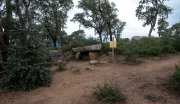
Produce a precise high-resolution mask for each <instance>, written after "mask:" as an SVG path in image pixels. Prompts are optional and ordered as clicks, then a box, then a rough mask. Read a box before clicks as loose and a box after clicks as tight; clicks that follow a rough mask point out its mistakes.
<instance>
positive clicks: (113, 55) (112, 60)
mask: <svg viewBox="0 0 180 104" xmlns="http://www.w3.org/2000/svg"><path fill="white" fill-rule="evenodd" d="M112 41H114V37H113V38H112ZM112 61H113V63H114V48H112Z"/></svg>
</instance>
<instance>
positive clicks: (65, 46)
mask: <svg viewBox="0 0 180 104" xmlns="http://www.w3.org/2000/svg"><path fill="white" fill-rule="evenodd" d="M72 48H73V47H72V46H71V45H63V46H61V48H60V49H62V51H63V52H67V51H70V50H71V49H72Z"/></svg>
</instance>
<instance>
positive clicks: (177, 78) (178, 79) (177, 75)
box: [168, 64, 180, 91]
mask: <svg viewBox="0 0 180 104" xmlns="http://www.w3.org/2000/svg"><path fill="white" fill-rule="evenodd" d="M175 68H176V70H175V72H174V73H173V75H172V76H171V77H170V78H169V80H168V85H169V87H170V88H172V89H174V90H176V91H180V64H179V65H176V66H175Z"/></svg>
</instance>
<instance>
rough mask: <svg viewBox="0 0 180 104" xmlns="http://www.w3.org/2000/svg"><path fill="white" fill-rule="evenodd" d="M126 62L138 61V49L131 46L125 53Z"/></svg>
mask: <svg viewBox="0 0 180 104" xmlns="http://www.w3.org/2000/svg"><path fill="white" fill-rule="evenodd" d="M123 54H124V59H125V61H136V59H137V57H138V54H137V50H136V47H135V46H133V44H129V45H128V47H127V49H126V51H125V52H124V53H123Z"/></svg>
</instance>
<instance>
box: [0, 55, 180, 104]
mask: <svg viewBox="0 0 180 104" xmlns="http://www.w3.org/2000/svg"><path fill="white" fill-rule="evenodd" d="M109 58H110V57H108V56H106V55H102V56H101V57H99V61H100V63H101V64H99V65H97V66H91V65H89V61H71V62H69V63H68V64H67V65H68V66H67V70H66V71H62V72H60V71H57V67H52V68H51V73H52V84H51V86H50V87H39V88H37V89H35V90H32V91H26V92H22V91H12V92H0V104H180V99H179V95H178V94H176V93H175V92H172V91H170V90H168V89H167V87H166V85H165V82H166V80H167V79H168V78H169V77H170V76H171V75H172V73H173V72H174V70H175V68H174V67H175V64H178V63H179V61H180V54H178V55H165V56H162V57H153V58H143V59H140V61H141V63H139V64H134V65H129V64H124V63H123V62H122V57H120V56H116V58H117V59H118V63H109V62H108V61H109V60H110V59H109ZM111 77H116V79H117V80H118V82H119V83H120V87H121V90H122V93H123V94H124V95H125V97H126V100H125V101H123V102H111V103H107V102H102V101H100V100H98V98H97V97H96V96H95V95H94V89H93V88H94V87H96V86H97V84H98V83H99V84H103V83H104V81H105V78H111ZM145 94H153V95H154V97H155V99H154V100H147V99H145V98H144V95H145Z"/></svg>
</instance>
